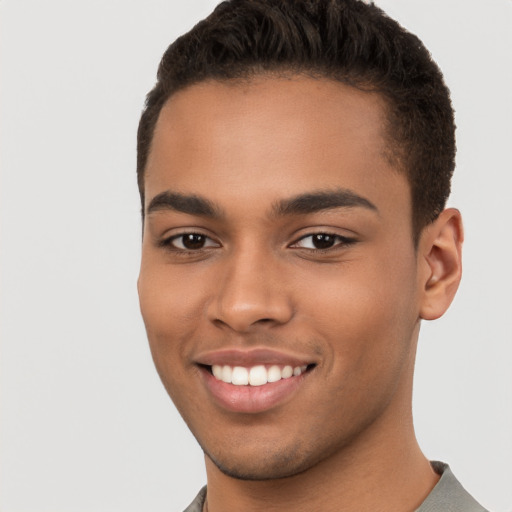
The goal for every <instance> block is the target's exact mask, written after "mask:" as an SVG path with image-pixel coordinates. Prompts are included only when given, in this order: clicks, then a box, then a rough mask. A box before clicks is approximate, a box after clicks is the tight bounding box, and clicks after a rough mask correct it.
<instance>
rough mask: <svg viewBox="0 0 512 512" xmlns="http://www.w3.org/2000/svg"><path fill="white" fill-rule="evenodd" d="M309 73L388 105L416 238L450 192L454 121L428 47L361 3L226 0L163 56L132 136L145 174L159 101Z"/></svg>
mask: <svg viewBox="0 0 512 512" xmlns="http://www.w3.org/2000/svg"><path fill="white" fill-rule="evenodd" d="M267 73H270V74H275V73H293V74H307V75H308V76H315V77H325V78H329V79H333V80H336V81H339V82H343V83H345V84H349V85H351V86H354V87H357V88H358V89H362V90H367V91H373V92H378V93H380V94H382V96H383V97H384V98H385V99H386V101H387V105H388V112H387V121H388V130H387V132H388V133H387V138H388V141H389V143H390V156H392V158H393V159H394V161H395V162H396V167H397V169H399V170H401V171H403V172H405V173H406V175H407V177H408V180H409V183H410V186H411V195H412V208H413V219H412V220H413V229H414V237H415V240H417V239H418V237H419V234H420V233H421V230H422V229H423V227H425V226H426V225H427V224H429V223H430V222H432V221H433V220H435V219H436V218H437V216H438V215H439V213H440V212H441V211H442V210H443V209H444V207H445V204H446V200H447V198H448V196H449V194H450V181H451V176H452V174H453V169H454V166H455V124H454V116H453V109H452V106H451V101H450V93H449V90H448V88H447V87H446V85H445V83H444V80H443V76H442V74H441V71H440V70H439V68H438V66H437V65H436V63H435V62H434V61H433V60H432V58H431V56H430V54H429V52H428V50H427V49H426V48H425V46H424V45H423V44H422V42H421V41H420V40H419V39H418V38H417V37H416V36H415V35H413V34H411V33H409V32H407V31H406V30H405V29H404V28H402V27H401V26H400V25H399V24H398V23H397V22H396V21H394V20H392V19H390V18H389V17H388V16H387V15H386V14H385V13H384V12H383V11H382V10H381V9H379V8H378V7H376V6H375V5H373V4H367V3H364V2H362V1H360V0H227V1H224V2H222V3H221V4H219V5H218V6H217V8H216V9H215V10H214V12H213V13H212V14H211V15H210V16H208V17H207V18H206V19H204V20H203V21H201V22H199V23H198V24H197V25H196V26H195V27H194V28H193V29H192V30H191V31H190V32H188V33H187V34H185V35H183V36H181V37H179V38H178V39H177V40H176V41H175V42H174V43H172V44H171V45H170V46H169V48H168V49H167V51H166V52H165V54H164V56H163V58H162V60H161V62H160V66H159V69H158V75H157V83H156V84H155V86H154V88H153V89H152V90H151V91H150V92H149V94H148V95H147V98H146V104H145V108H144V111H143V113H142V116H141V119H140V123H139V129H138V134H137V178H138V185H139V191H140V194H141V200H142V204H143V208H144V170H145V166H146V162H147V159H148V155H149V152H150V149H151V142H152V138H153V132H154V128H155V125H156V122H157V120H158V116H159V114H160V111H161V109H162V107H163V105H164V103H165V102H166V101H167V100H168V99H169V98H170V96H171V95H172V94H174V93H175V92H176V91H178V90H180V89H183V88H185V87H187V86H189V85H192V84H194V83H197V82H201V81H204V80H208V79H214V80H221V81H222V80H233V79H240V78H243V79H250V78H251V77H253V76H255V75H261V74H267Z"/></svg>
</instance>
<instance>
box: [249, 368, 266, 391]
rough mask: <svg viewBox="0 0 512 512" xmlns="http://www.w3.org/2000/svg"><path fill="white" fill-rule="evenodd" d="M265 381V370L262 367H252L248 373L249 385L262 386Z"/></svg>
mask: <svg viewBox="0 0 512 512" xmlns="http://www.w3.org/2000/svg"><path fill="white" fill-rule="evenodd" d="M267 382H268V381H267V369H266V368H265V367H264V366H253V367H252V368H251V369H250V371H249V384H250V385H251V386H263V384H266V383H267Z"/></svg>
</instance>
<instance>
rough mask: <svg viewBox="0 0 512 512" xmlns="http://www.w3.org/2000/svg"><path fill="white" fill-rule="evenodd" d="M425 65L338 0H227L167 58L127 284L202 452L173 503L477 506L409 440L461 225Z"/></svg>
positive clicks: (353, 0) (148, 125) (441, 112)
mask: <svg viewBox="0 0 512 512" xmlns="http://www.w3.org/2000/svg"><path fill="white" fill-rule="evenodd" d="M454 155H455V142H454V123H453V111H452V108H451V104H450V99H449V92H448V90H447V88H446V86H445V85H444V83H443V79H442V75H441V73H440V71H439V69H438V68H437V66H436V65H435V63H433V62H432V60H431V59H430V56H429V54H428V52H427V50H426V49H425V48H424V47H423V45H422V44H421V42H420V41H419V40H418V39H417V38H416V37H415V36H413V35H411V34H409V33H407V32H406V31H404V30H403V29H402V28H401V27H400V26H399V25H398V24H397V23H395V22H394V21H392V20H390V19H389V18H387V17H386V16H385V15H384V14H383V13H382V12H381V11H380V10H379V9H378V8H376V7H375V6H373V5H367V4H365V3H363V2H360V1H357V0H315V1H311V0H300V1H299V0H233V1H228V2H223V3H222V4H220V5H219V6H218V7H217V9H216V10H215V12H214V13H213V14H212V15H211V16H210V17H208V18H207V19H206V20H204V21H202V22H201V23H199V24H198V25H197V26H196V27H195V28H194V29H193V30H192V31H191V32H189V33H188V34H186V35H185V36H183V37H181V38H179V39H178V40H177V41H176V42H175V43H174V44H172V45H171V46H170V47H169V49H168V50H167V52H166V53H165V55H164V57H163V59H162V62H161V64H160V68H159V72H158V82H157V84H156V85H155V87H154V89H153V90H152V91H151V92H150V93H149V95H148V98H147V103H146V108H145V111H144V113H143V115H142V118H141V122H140V125H139V132H138V180H139V188H140V192H141V198H142V205H143V217H144V238H143V250H142V265H141V272H140V277H139V295H140V303H141V310H142V315H143V317H144V321H145V325H146V329H147V333H148V338H149V343H150V347H151V351H152V354H153V358H154V361H155V365H156V367H157V370H158V372H159V374H160V377H161V379H162V382H163V384H164V386H165V387H166V389H167V391H168V393H169V395H170V396H171V398H172V399H173V401H174V403H175V405H176V407H177V408H178V410H179V411H180V413H181V415H182V416H183V418H184V420H185V421H186V423H187V425H188V426H189V428H190V429H191V431H192V433H193V434H194V436H195V437H196V439H197V441H198V442H199V444H200V445H201V447H202V449H203V451H204V453H205V461H206V469H207V479H208V482H207V490H206V488H205V489H203V490H202V491H201V492H200V493H199V495H198V496H197V498H196V499H195V500H194V502H193V503H192V504H191V505H190V507H189V508H188V509H187V510H188V511H190V512H195V511H201V510H204V511H209V512H221V511H232V510H244V511H257V510H265V511H272V510H280V511H281V510H294V511H312V510H313V511H316V510H322V511H339V510H343V511H349V512H350V511H354V512H355V511H358V512H360V511H376V510H378V511H382V512H384V511H388V510H389V511H392V510H393V511H396V510H400V511H404V512H405V511H413V510H420V511H422V512H426V511H445V510H451V511H465V512H471V511H483V510H484V509H483V508H482V507H481V506H480V505H479V504H478V503H476V502H475V501H474V500H473V498H471V496H470V495H469V494H467V493H466V491H465V490H464V489H463V488H462V486H461V485H460V484H459V483H458V482H457V480H456V479H455V477H454V476H453V474H452V473H451V472H450V470H449V468H448V467H447V466H446V465H443V464H441V463H430V462H429V461H428V460H427V459H426V458H425V456H424V455H423V454H422V452H421V450H420V448H419V446H418V443H417V441H416V438H415V434H414V428H413V423H412V412H411V401H412V381H413V370H414V358H415V351H416V344H417V340H418V333H419V327H420V321H421V319H427V320H431V319H435V318H438V317H439V316H441V315H442V314H443V313H444V312H445V311H446V309H447V308H448V306H449V304H450V302H451V301H452V299H453V297H454V295H455V292H456V290H457V287H458V284H459V281H460V275H461V244H462V238H463V234H462V224H461V218H460V214H459V212H458V211H457V210H454V209H444V207H445V202H446V199H447V197H448V195H449V191H450V178H451V174H452V172H453V167H454Z"/></svg>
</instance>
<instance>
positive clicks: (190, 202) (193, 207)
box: [147, 191, 222, 218]
mask: <svg viewBox="0 0 512 512" xmlns="http://www.w3.org/2000/svg"><path fill="white" fill-rule="evenodd" d="M161 210H173V211H176V212H181V213H187V214H189V215H197V216H200V217H211V218H218V217H221V216H222V212H221V211H220V209H219V208H217V207H216V206H215V205H214V204H213V203H212V202H211V201H209V200H208V199H205V198H204V197H200V196H196V195H194V194H192V195H188V194H187V195H186V194H180V193H178V192H170V191H166V192H162V193H160V194H157V195H156V196H155V197H153V199H151V202H150V203H149V206H148V208H147V213H148V214H150V213H153V212H157V211H161Z"/></svg>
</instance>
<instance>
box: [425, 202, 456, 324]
mask: <svg viewBox="0 0 512 512" xmlns="http://www.w3.org/2000/svg"><path fill="white" fill-rule="evenodd" d="M463 240H464V233H463V228H462V218H461V215H460V212H459V211H458V210H456V209H454V208H448V209H446V210H444V211H443V212H442V213H441V214H440V215H439V217H438V218H437V219H436V220H435V221H434V222H433V223H432V224H431V225H430V226H428V227H426V228H425V230H424V231H423V233H422V236H421V239H420V243H419V247H418V250H419V254H418V255H419V258H420V259H421V261H420V265H421V266H420V269H421V271H420V287H421V292H422V299H421V304H420V318H422V319H424V320H435V319H436V318H439V317H440V316H442V315H443V314H444V312H445V311H446V310H447V309H448V307H449V305H450V304H451V302H452V300H453V298H454V297H455V293H456V292H457V288H458V287H459V283H460V279H461V275H462V242H463Z"/></svg>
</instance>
